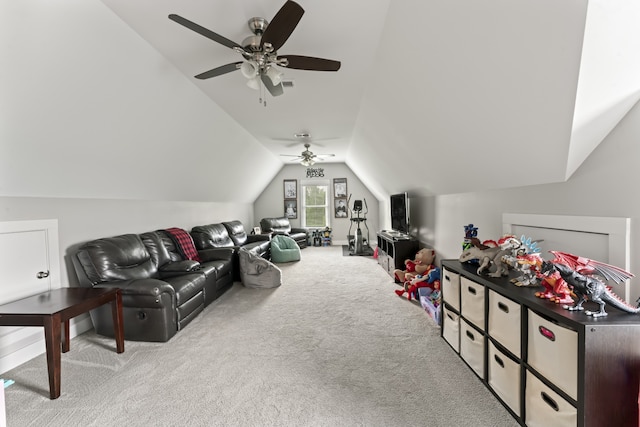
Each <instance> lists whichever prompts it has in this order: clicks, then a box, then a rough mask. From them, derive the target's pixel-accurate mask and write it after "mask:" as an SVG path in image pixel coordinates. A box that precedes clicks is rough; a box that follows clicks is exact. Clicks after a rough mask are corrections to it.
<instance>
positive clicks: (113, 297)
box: [0, 288, 124, 399]
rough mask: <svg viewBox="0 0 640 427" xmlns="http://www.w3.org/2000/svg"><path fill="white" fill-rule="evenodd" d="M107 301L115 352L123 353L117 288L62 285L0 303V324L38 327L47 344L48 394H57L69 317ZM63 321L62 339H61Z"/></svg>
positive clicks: (119, 294) (121, 324)
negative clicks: (110, 312) (40, 327)
mask: <svg viewBox="0 0 640 427" xmlns="http://www.w3.org/2000/svg"><path fill="white" fill-rule="evenodd" d="M106 303H111V307H112V313H113V328H114V336H115V339H116V351H117V352H118V353H122V352H124V325H123V321H122V294H121V292H120V289H99V288H62V289H55V290H52V291H49V292H44V293H41V294H37V295H33V296H30V297H27V298H23V299H21V300H18V301H14V302H10V303H7V304H3V305H0V326H42V327H44V337H45V341H46V347H47V367H48V370H49V395H50V397H51V399H57V398H58V397H60V372H61V369H60V365H61V360H62V354H61V352H65V353H66V352H67V351H69V348H70V345H69V341H70V336H69V320H70V319H72V318H73V317H76V316H78V315H80V314H83V313H87V312H88V311H89V310H93V309H94V308H97V307H100V306H101V305H103V304H106ZM62 324H64V341H62V337H61V335H62V327H61V326H62Z"/></svg>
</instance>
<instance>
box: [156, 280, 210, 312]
mask: <svg viewBox="0 0 640 427" xmlns="http://www.w3.org/2000/svg"><path fill="white" fill-rule="evenodd" d="M162 280H163V281H165V282H167V283H169V284H170V285H171V286H172V287H173V289H174V290H175V292H176V304H177V306H178V307H180V306H181V305H182V304H184V303H185V302H187V301H189V300H190V299H191V298H193V297H194V296H195V295H197V294H198V292H202V289H203V288H204V282H205V276H204V274H188V273H187V274H182V275H180V276H172V277H166V278H163V279H162ZM202 304H204V293H203V294H202Z"/></svg>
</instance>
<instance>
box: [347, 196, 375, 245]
mask: <svg viewBox="0 0 640 427" xmlns="http://www.w3.org/2000/svg"><path fill="white" fill-rule="evenodd" d="M350 200H351V194H349V199H348V200H347V207H348V209H349V215H350V217H351V218H350V219H351V225H350V226H349V235H348V236H347V239H348V241H349V255H364V256H371V255H373V249H371V246H369V226H367V213H368V212H369V207H368V206H367V199H363V200H364V208H365V209H366V210H365V211H364V212H362V208H363V205H362V202H363V201H362V200H354V201H353V209H351V208H350V207H349V201H350ZM354 213H355V214H356V216H354ZM360 214H362V216H360ZM354 224H356V234H355V235H353V234H351V229H352V227H353V225H354ZM360 224H364V227H365V228H366V229H367V238H366V239H365V238H364V236H363V235H362V227H361V226H360Z"/></svg>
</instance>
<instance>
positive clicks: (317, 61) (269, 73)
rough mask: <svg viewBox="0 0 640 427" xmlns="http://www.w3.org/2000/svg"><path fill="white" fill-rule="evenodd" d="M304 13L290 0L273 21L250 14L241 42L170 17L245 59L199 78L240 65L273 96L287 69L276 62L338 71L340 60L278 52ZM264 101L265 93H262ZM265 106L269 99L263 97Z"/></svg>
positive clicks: (278, 92) (255, 85)
mask: <svg viewBox="0 0 640 427" xmlns="http://www.w3.org/2000/svg"><path fill="white" fill-rule="evenodd" d="M303 14H304V9H302V7H301V6H300V5H299V4H298V3H296V2H294V1H291V0H289V1H287V2H286V3H285V4H284V5H283V6H282V7H281V8H280V10H279V11H278V12H277V13H276V15H275V16H274V17H273V20H272V21H271V23H269V22H268V21H267V20H266V19H264V18H259V17H255V18H251V19H250V20H249V21H248V22H247V25H248V27H249V29H250V30H251V32H252V33H253V35H252V36H249V37H246V38H245V39H244V40H243V41H242V46H241V45H239V44H238V43H235V42H233V41H231V40H229V39H227V38H226V37H223V36H221V35H219V34H217V33H214V32H213V31H211V30H209V29H207V28H204V27H202V26H200V25H198V24H196V23H195V22H192V21H190V20H188V19H186V18H183V17H181V16H179V15H176V14H171V15H169V19H171V20H172V21H175V22H177V23H178V24H180V25H183V26H185V27H187V28H189V29H190V30H192V31H195V32H197V33H198V34H200V35H202V36H204V37H207V38H209V39H211V40H213V41H215V42H217V43H220V44H222V45H223V46H226V47H228V48H230V49H233V50H234V51H236V52H238V53H239V54H240V55H242V57H243V59H244V61H242V62H234V63H231V64H226V65H222V66H220V67H216V68H213V69H211V70H209V71H205V72H203V73H200V74H198V75H196V76H195V77H196V78H197V79H200V80H204V79H209V78H211V77H217V76H221V75H223V74H227V73H231V72H233V71H236V70H238V69H240V72H241V73H242V75H243V76H244V77H245V78H247V79H248V80H247V86H249V87H250V88H252V89H261V88H262V87H263V86H264V88H266V90H267V91H268V92H269V93H270V94H271V95H272V96H280V95H282V94H283V93H284V90H283V87H284V86H285V85H284V84H283V81H282V79H283V76H284V73H283V72H282V71H281V70H279V69H278V68H276V67H275V66H276V65H277V66H280V67H285V68H293V69H298V70H311V71H338V70H339V69H340V65H341V64H340V62H339V61H334V60H331V59H323V58H315V57H311V56H301V55H282V56H279V55H278V49H280V48H281V47H282V45H284V43H285V42H286V41H287V39H288V38H289V36H290V35H291V33H292V32H293V30H294V29H295V28H296V26H297V25H298V22H299V21H300V19H301V18H302V15H303ZM289 86H292V85H289ZM260 102H261V103H262V96H261V97H260ZM264 105H265V106H266V101H264Z"/></svg>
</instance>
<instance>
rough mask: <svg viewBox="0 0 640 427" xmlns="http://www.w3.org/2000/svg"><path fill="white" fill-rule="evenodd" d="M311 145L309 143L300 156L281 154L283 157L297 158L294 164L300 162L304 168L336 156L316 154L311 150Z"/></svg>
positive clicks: (305, 145) (306, 143)
mask: <svg viewBox="0 0 640 427" xmlns="http://www.w3.org/2000/svg"><path fill="white" fill-rule="evenodd" d="M309 147H311V145H310V144H309V143H308V142H305V144H304V151H303V152H302V153H300V155H299V156H296V155H292V154H280V155H281V156H283V157H295V158H294V159H293V160H291V161H292V162H299V163H300V164H301V165H302V166H313V165H314V164H315V163H316V162H322V161H324V157H334V156H335V154H314V153H313V152H312V151H310V150H309Z"/></svg>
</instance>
